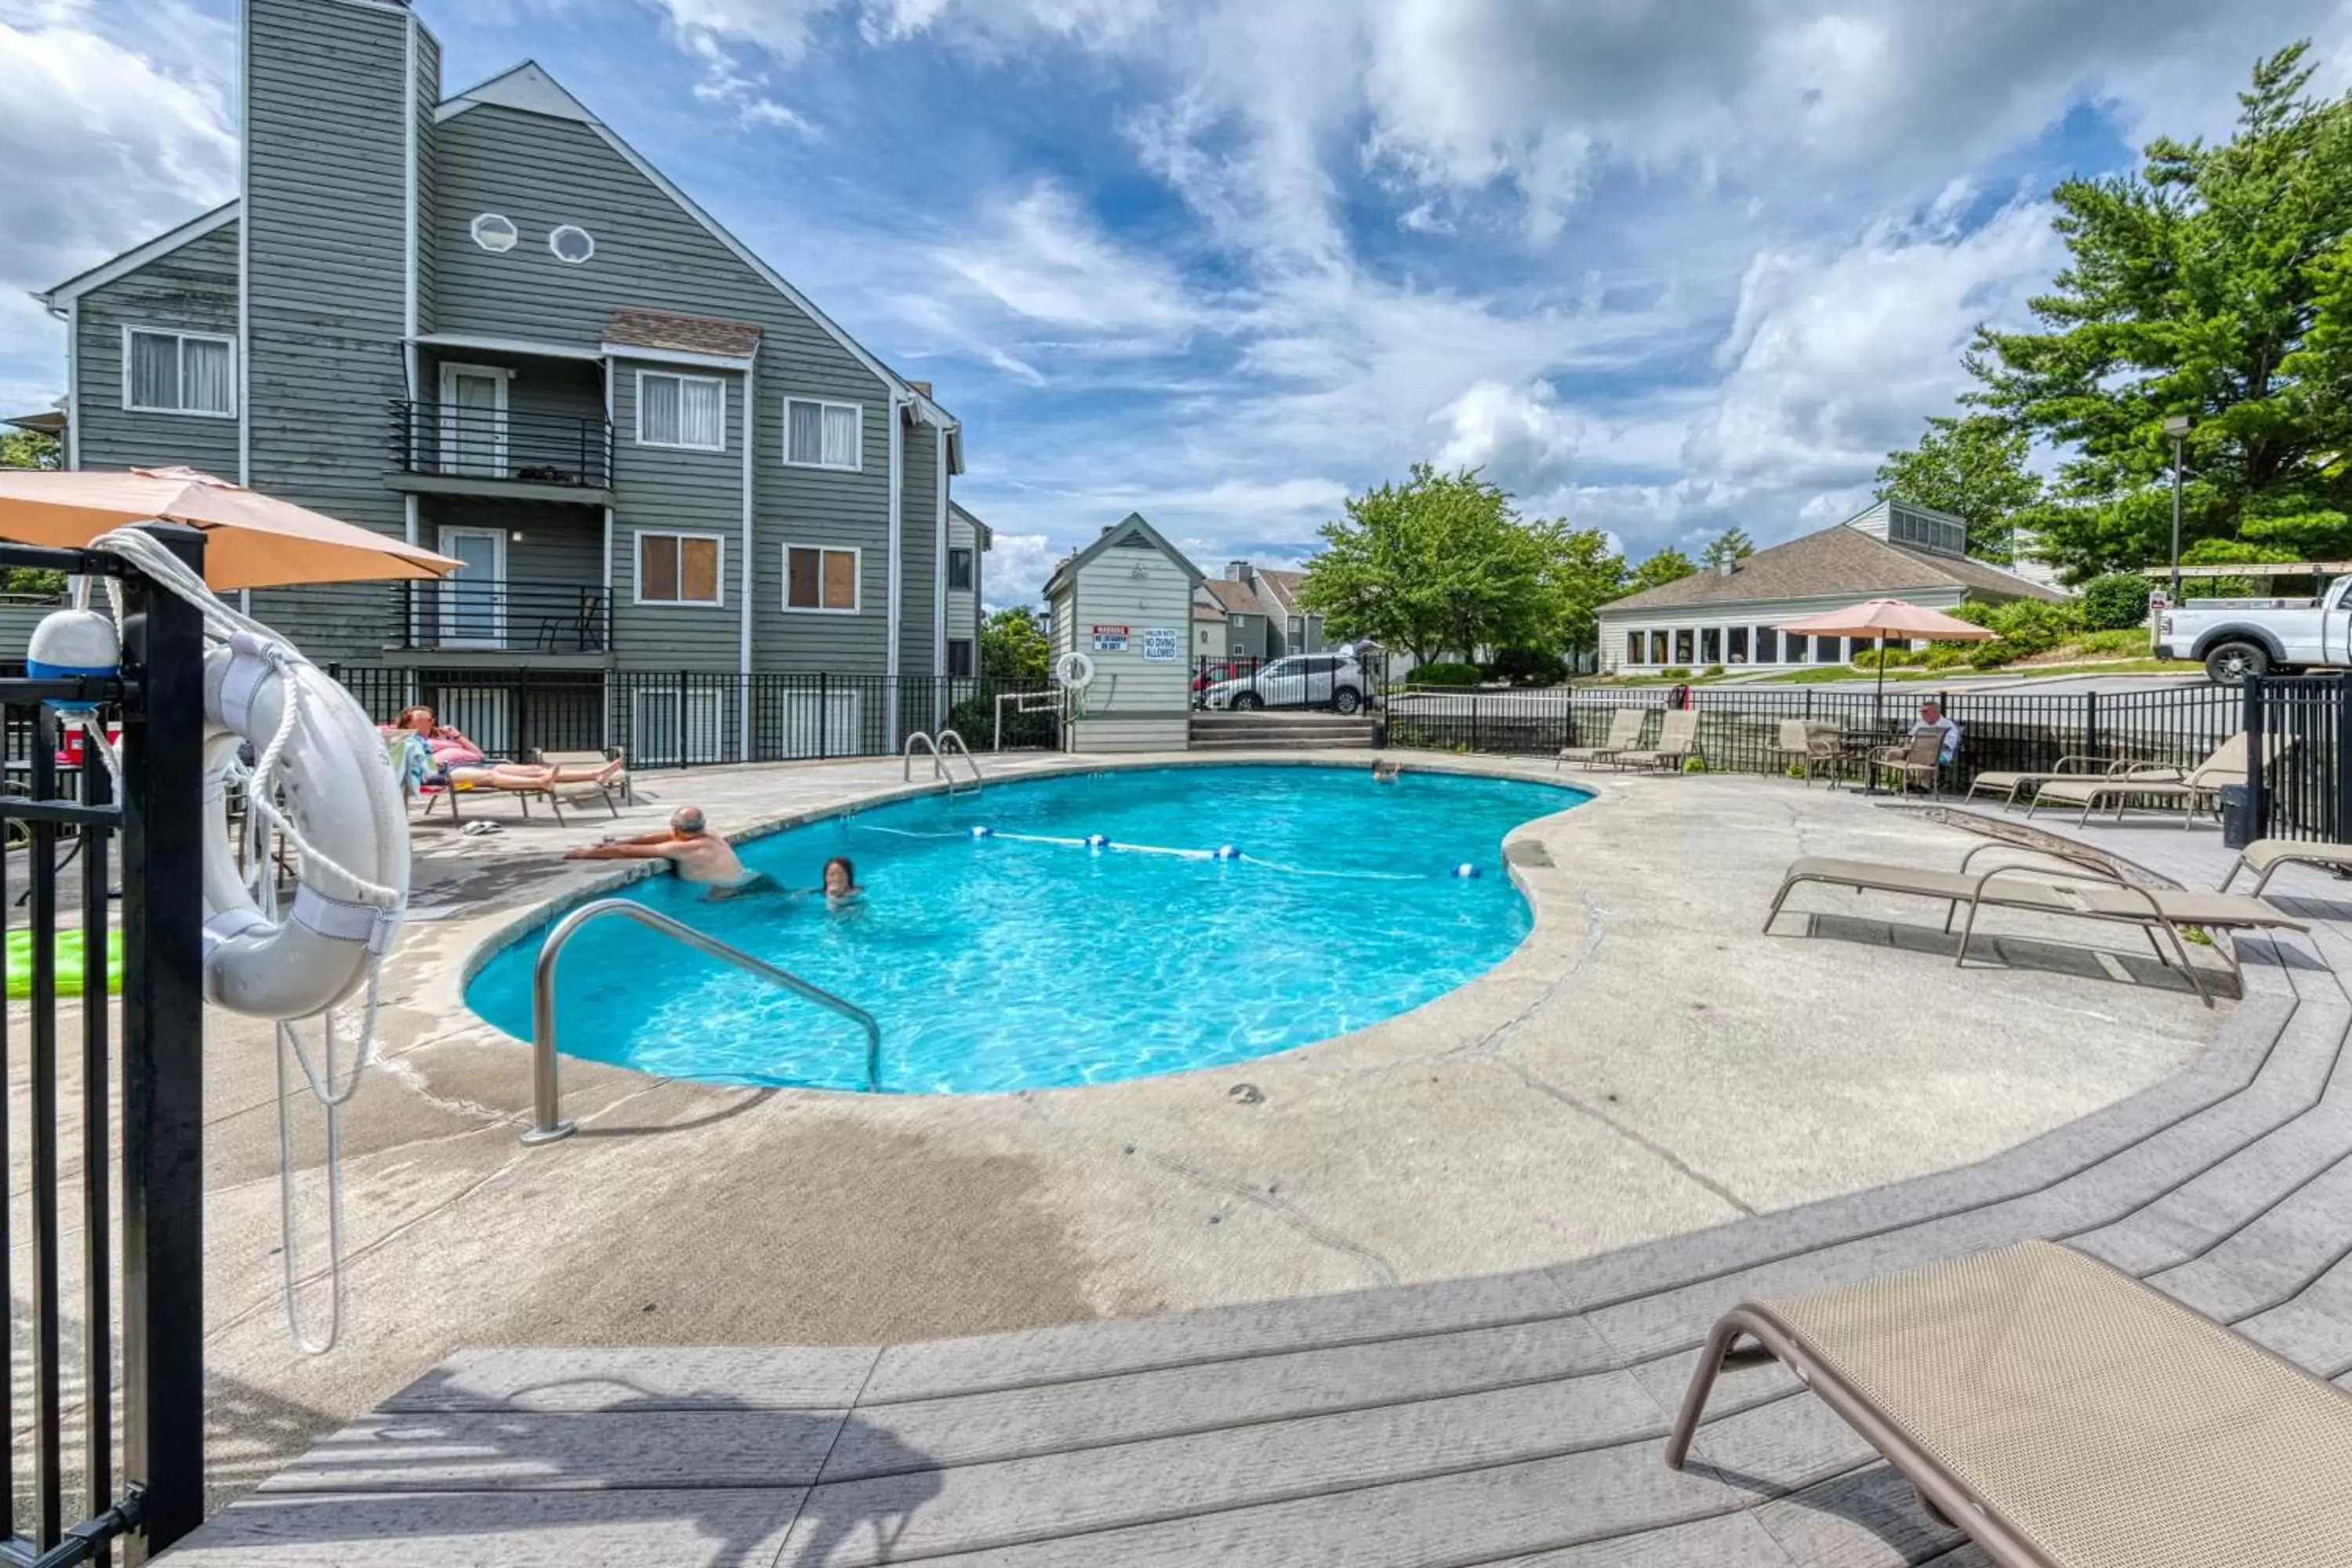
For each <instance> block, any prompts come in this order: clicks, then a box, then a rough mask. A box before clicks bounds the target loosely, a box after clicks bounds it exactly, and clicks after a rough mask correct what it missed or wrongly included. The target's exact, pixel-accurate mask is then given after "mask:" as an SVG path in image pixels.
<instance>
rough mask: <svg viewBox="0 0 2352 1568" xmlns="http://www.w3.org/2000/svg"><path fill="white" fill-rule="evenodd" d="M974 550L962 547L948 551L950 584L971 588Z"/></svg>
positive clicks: (953, 586)
mask: <svg viewBox="0 0 2352 1568" xmlns="http://www.w3.org/2000/svg"><path fill="white" fill-rule="evenodd" d="M971 561H972V552H971V551H969V550H964V549H961V548H950V550H949V551H948V586H949V587H950V588H962V589H966V590H969V589H970V588H971Z"/></svg>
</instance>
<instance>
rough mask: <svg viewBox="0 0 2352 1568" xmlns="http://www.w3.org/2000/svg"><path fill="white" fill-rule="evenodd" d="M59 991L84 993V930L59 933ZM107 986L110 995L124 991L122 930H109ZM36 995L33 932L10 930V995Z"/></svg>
mask: <svg viewBox="0 0 2352 1568" xmlns="http://www.w3.org/2000/svg"><path fill="white" fill-rule="evenodd" d="M56 952H57V959H58V995H60V996H79V995H80V994H81V957H82V947H81V932H79V931H59V932H58V940H57V948H56ZM106 989H107V993H108V994H110V995H117V996H119V995H121V994H122V933H121V931H108V932H107V933H106ZM31 994H33V933H32V932H31V931H10V932H9V933H8V995H9V997H10V998H11V999H12V1000H13V999H15V998H16V997H20V996H30V995H31Z"/></svg>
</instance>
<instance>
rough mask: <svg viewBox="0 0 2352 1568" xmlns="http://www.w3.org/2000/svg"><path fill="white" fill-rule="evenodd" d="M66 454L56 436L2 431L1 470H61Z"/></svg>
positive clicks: (12, 430) (32, 431)
mask: <svg viewBox="0 0 2352 1568" xmlns="http://www.w3.org/2000/svg"><path fill="white" fill-rule="evenodd" d="M63 467H65V453H64V451H63V450H62V449H61V448H60V447H58V438H57V437H55V436H45V435H43V434H42V433H41V432H40V431H38V430H15V429H8V430H0V468H63Z"/></svg>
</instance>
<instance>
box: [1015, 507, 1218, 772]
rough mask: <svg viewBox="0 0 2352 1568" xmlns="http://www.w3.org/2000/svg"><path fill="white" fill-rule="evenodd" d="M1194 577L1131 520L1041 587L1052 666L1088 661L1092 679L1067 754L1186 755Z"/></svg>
mask: <svg viewBox="0 0 2352 1568" xmlns="http://www.w3.org/2000/svg"><path fill="white" fill-rule="evenodd" d="M1201 581H1202V579H1201V572H1200V569H1199V568H1198V567H1196V566H1194V565H1193V564H1192V563H1191V562H1190V561H1187V560H1186V559H1184V555H1183V552H1181V551H1179V550H1178V549H1177V548H1176V547H1175V546H1174V545H1172V544H1171V543H1169V542H1168V541H1167V540H1165V539H1163V538H1161V537H1160V532H1159V531H1158V530H1157V529H1155V528H1153V527H1152V526H1151V525H1150V523H1148V522H1146V521H1144V520H1143V517H1142V514H1140V513H1139V512H1130V513H1129V514H1128V516H1127V518H1126V519H1125V520H1124V521H1120V522H1118V523H1116V524H1114V525H1112V526H1111V527H1109V528H1106V529H1104V530H1103V531H1102V535H1101V537H1100V538H1098V539H1097V540H1096V541H1095V542H1093V543H1092V544H1089V545H1087V547H1086V548H1085V549H1084V550H1081V551H1079V552H1077V553H1076V554H1075V555H1073V556H1071V557H1070V558H1069V559H1068V560H1066V561H1065V562H1063V563H1061V564H1060V565H1059V566H1056V567H1055V568H1054V574H1053V576H1052V577H1050V578H1048V579H1047V580H1046V583H1045V603H1046V605H1048V606H1049V607H1050V608H1051V610H1052V612H1053V625H1052V632H1051V636H1052V640H1053V647H1054V662H1055V668H1060V665H1061V661H1062V659H1063V658H1064V656H1066V655H1068V654H1072V653H1078V654H1084V655H1085V656H1086V658H1087V661H1088V662H1089V663H1090V664H1092V665H1093V667H1094V679H1093V680H1092V681H1090V682H1089V683H1088V684H1087V687H1086V689H1084V690H1082V691H1079V692H1077V693H1076V694H1075V695H1074V697H1073V699H1072V703H1071V709H1070V722H1069V723H1068V725H1066V727H1065V730H1064V736H1065V744H1066V746H1067V748H1068V749H1069V750H1071V751H1073V752H1161V751H1182V750H1183V749H1184V747H1185V744H1186V742H1187V741H1188V740H1189V739H1190V738H1191V734H1192V661H1191V659H1190V658H1188V657H1187V655H1188V652H1189V650H1190V648H1191V646H1192V595H1193V593H1194V591H1195V590H1196V589H1198V588H1199V587H1200V585H1201Z"/></svg>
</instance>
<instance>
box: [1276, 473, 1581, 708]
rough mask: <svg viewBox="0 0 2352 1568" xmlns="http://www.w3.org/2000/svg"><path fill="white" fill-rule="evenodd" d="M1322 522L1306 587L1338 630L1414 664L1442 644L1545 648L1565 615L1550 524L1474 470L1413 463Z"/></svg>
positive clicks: (1305, 597)
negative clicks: (1524, 511) (1551, 587)
mask: <svg viewBox="0 0 2352 1568" xmlns="http://www.w3.org/2000/svg"><path fill="white" fill-rule="evenodd" d="M1347 510H1348V515H1347V518H1346V519H1345V520H1344V521H1332V522H1327V523H1325V524H1324V525H1323V528H1322V531H1321V532H1322V538H1323V548H1322V550H1321V551H1319V552H1318V553H1317V554H1316V556H1315V558H1314V559H1313V560H1311V561H1309V562H1308V563H1307V580H1306V582H1305V583H1304V584H1301V586H1300V589H1299V596H1300V598H1301V600H1302V602H1303V603H1304V604H1305V605H1306V606H1307V608H1308V609H1309V610H1313V611H1316V612H1318V614H1320V615H1321V616H1323V617H1324V624H1325V625H1326V626H1328V628H1329V629H1330V631H1331V632H1332V634H1333V635H1334V636H1335V637H1374V638H1377V639H1378V640H1379V641H1381V642H1382V643H1384V644H1386V645H1387V646H1389V647H1394V648H1402V649H1403V650H1404V651H1405V652H1407V653H1410V654H1412V657H1413V660H1414V662H1415V663H1426V662H1428V661H1430V660H1431V659H1433V658H1435V657H1436V656H1437V655H1438V654H1439V653H1441V652H1445V651H1452V652H1455V653H1459V654H1460V655H1461V656H1462V657H1463V658H1465V659H1475V658H1476V657H1477V653H1478V650H1479V649H1480V648H1482V647H1490V648H1500V647H1533V646H1540V643H1541V641H1542V640H1543V639H1545V638H1547V637H1549V635H1550V632H1551V629H1552V623H1553V622H1554V621H1555V620H1556V619H1557V610H1556V606H1555V604H1554V601H1553V597H1552V595H1550V594H1549V592H1548V591H1547V573H1548V570H1549V555H1550V552H1551V548H1552V547H1551V545H1550V543H1549V539H1550V532H1549V531H1552V530H1557V529H1558V528H1559V526H1560V525H1558V524H1548V523H1538V524H1536V525H1532V526H1530V525H1528V524H1527V523H1523V522H1522V521H1519V518H1518V516H1517V514H1516V513H1515V512H1514V511H1513V510H1511V498H1510V497H1509V496H1508V495H1507V494H1506V493H1505V492H1504V490H1503V489H1502V487H1501V486H1499V485H1493V484H1489V483H1487V482H1486V480H1484V479H1480V478H1479V477H1478V476H1477V473H1476V472H1475V470H1473V469H1467V468H1465V469H1463V470H1461V471H1460V472H1457V473H1451V474H1442V473H1439V472H1438V471H1437V470H1436V468H1433V467H1432V466H1431V465H1430V464H1428V463H1415V464H1414V465H1413V466H1412V474H1411V477H1410V478H1408V479H1406V480H1405V482H1404V483H1402V484H1401V485H1400V484H1395V483H1389V484H1384V485H1381V487H1380V488H1379V489H1371V490H1367V491H1365V492H1364V493H1363V494H1362V495H1360V496H1350V497H1349V499H1348V503H1347Z"/></svg>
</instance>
